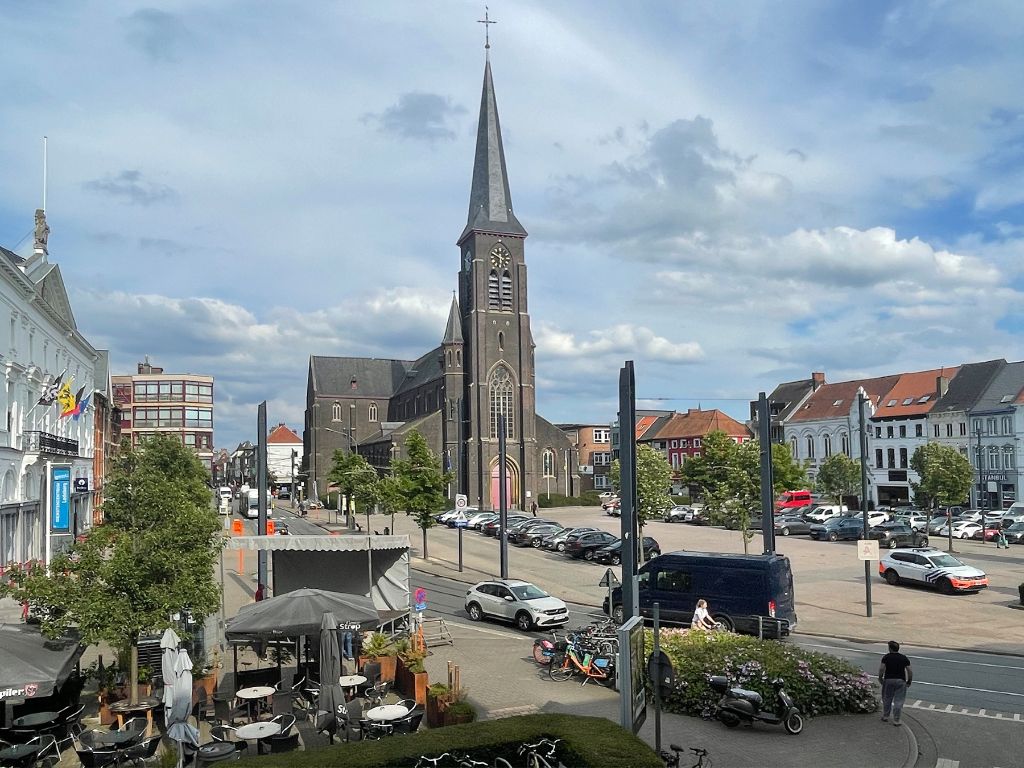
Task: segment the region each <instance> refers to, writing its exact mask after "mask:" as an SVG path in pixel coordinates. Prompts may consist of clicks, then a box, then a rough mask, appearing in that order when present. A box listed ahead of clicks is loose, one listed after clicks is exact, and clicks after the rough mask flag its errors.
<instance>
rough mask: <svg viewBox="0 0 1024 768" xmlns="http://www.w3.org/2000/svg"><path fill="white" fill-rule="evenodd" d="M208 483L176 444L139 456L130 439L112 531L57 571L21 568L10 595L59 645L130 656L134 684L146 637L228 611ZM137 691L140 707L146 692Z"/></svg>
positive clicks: (106, 509)
mask: <svg viewBox="0 0 1024 768" xmlns="http://www.w3.org/2000/svg"><path fill="white" fill-rule="evenodd" d="M207 478H208V473H207V471H206V469H205V468H204V467H203V465H202V464H201V463H200V462H199V459H198V458H197V457H196V455H195V453H193V452H192V451H191V450H189V449H188V448H185V447H184V446H183V445H182V444H181V441H180V439H178V438H176V437H165V436H161V435H157V436H153V437H151V438H149V439H147V440H146V441H145V442H144V443H142V444H141V445H140V446H139V447H138V448H133V447H132V446H131V444H130V443H129V442H128V441H127V440H125V441H124V442H123V443H122V444H121V448H120V451H119V453H118V454H116V455H115V456H114V457H113V459H112V460H111V465H110V470H109V472H108V475H107V479H106V483H105V484H104V488H103V492H104V493H103V495H104V500H103V516H104V523H103V525H100V526H97V527H96V528H94V529H93V530H92V531H90V532H89V533H88V534H87V535H86V536H85V537H84V538H83V539H82V540H81V541H78V542H76V543H74V544H73V545H72V546H71V547H70V548H69V549H68V550H67V551H65V552H62V553H60V554H58V555H56V556H55V557H54V558H53V560H52V561H51V563H50V567H49V569H46V568H45V567H44V566H42V565H30V566H27V567H26V566H16V567H14V568H13V569H12V570H11V571H9V572H8V574H7V575H6V578H5V579H4V581H3V582H0V596H9V597H13V598H14V599H16V600H19V601H28V602H29V603H31V604H33V605H35V606H36V607H37V608H39V609H40V613H41V615H42V616H43V620H42V627H41V629H42V631H43V633H44V634H46V635H47V636H49V637H57V636H60V635H62V634H64V633H65V632H67V631H68V630H70V629H72V628H74V629H77V630H78V631H79V633H80V634H81V637H82V640H83V641H84V642H85V643H88V644H94V643H99V642H107V643H109V644H110V645H111V646H112V647H113V648H114V649H115V650H117V651H119V652H122V653H125V654H128V655H129V656H130V659H131V667H130V673H129V674H130V676H131V677H130V680H131V681H132V683H134V681H136V680H138V675H139V656H138V641H139V637H140V636H142V635H145V634H150V633H155V632H160V631H162V630H164V629H167V628H168V627H176V624H175V622H174V621H173V620H172V619H171V618H170V617H171V615H172V614H183V613H186V612H188V613H190V614H191V615H192V617H193V618H194V619H195V620H196V621H202V620H203V619H204V618H205V617H206V616H208V615H209V614H211V613H213V612H215V611H216V610H217V609H218V608H219V607H220V587H219V585H218V584H217V581H216V579H215V578H214V566H215V565H216V562H217V555H218V553H219V552H220V549H221V547H222V546H223V539H222V538H221V535H220V531H221V526H220V518H219V516H218V514H217V512H216V511H215V510H214V509H213V506H212V504H211V496H210V489H209V487H208V486H207V484H206V483H207ZM129 689H130V690H131V696H132V702H133V703H137V701H138V692H137V688H136V686H135V685H134V684H131V685H129Z"/></svg>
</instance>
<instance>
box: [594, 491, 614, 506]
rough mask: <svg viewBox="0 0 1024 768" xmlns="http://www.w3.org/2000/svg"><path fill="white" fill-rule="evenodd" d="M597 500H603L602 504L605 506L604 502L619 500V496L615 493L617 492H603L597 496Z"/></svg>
mask: <svg viewBox="0 0 1024 768" xmlns="http://www.w3.org/2000/svg"><path fill="white" fill-rule="evenodd" d="M597 498H599V499H600V500H601V503H602V504H604V502H606V501H608V500H609V499H614V498H617V494H616V493H615V491H601V493H599V494H597Z"/></svg>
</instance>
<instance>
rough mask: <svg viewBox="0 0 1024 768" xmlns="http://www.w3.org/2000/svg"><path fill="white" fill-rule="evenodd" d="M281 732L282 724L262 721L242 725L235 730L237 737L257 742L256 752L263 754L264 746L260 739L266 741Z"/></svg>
mask: <svg viewBox="0 0 1024 768" xmlns="http://www.w3.org/2000/svg"><path fill="white" fill-rule="evenodd" d="M280 732H281V724H280V723H275V722H274V721H273V720H260V721H258V722H255V723H247V724H246V725H240V726H238V727H237V728H236V729H235V736H237V737H238V738H240V739H245V740H246V741H255V742H256V751H257V752H262V746H261V744H260V739H265V738H267V737H269V736H276V735H277V734H279V733H280Z"/></svg>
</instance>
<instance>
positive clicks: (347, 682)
mask: <svg viewBox="0 0 1024 768" xmlns="http://www.w3.org/2000/svg"><path fill="white" fill-rule="evenodd" d="M365 682H366V678H365V677H363V676H362V675H342V676H341V677H339V678H338V685H340V686H341V687H342V688H345V689H346V690H347V693H346V698H352V694H353V690H354V689H355V688H357V687H358V686H360V685H362V684H363V683H365Z"/></svg>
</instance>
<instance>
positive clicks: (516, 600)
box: [466, 579, 569, 632]
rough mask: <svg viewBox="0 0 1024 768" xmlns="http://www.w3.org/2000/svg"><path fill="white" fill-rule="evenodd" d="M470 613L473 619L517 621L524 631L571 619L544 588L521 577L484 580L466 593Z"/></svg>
mask: <svg viewBox="0 0 1024 768" xmlns="http://www.w3.org/2000/svg"><path fill="white" fill-rule="evenodd" d="M466 613H468V614H469V618H470V619H471V620H473V621H480V620H481V619H482V618H484V617H485V616H491V617H493V618H496V619H504V620H505V621H511V622H514V623H515V625H516V627H517V628H519V629H521V630H522V631H523V632H528V631H529V630H530V629H531V628H533V627H537V628H538V629H540V628H547V627H557V626H560V625H562V624H565V623H566V622H567V621H569V609H568V608H566V607H565V603H563V602H562V601H561V600H559V599H558V598H557V597H552V596H551V595H549V594H548V593H547V592H545V591H544V590H543V589H541V588H540V587H536V586H534V585H533V584H531V583H530V582H528V581H519V580H518V579H499V580H496V581H481V582H480V583H479V584H476V585H475V586H472V587H470V588H469V590H468V591H467V592H466Z"/></svg>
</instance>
